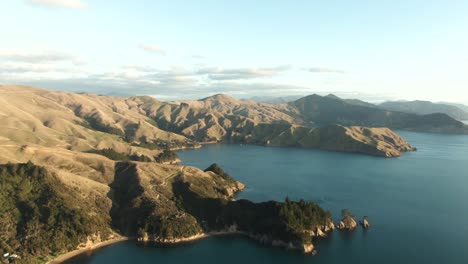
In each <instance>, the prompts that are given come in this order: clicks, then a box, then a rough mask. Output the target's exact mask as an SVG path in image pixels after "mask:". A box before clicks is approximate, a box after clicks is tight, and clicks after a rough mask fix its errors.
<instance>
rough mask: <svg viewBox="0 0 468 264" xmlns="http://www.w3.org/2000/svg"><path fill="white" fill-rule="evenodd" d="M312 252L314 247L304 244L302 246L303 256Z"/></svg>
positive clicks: (310, 244)
mask: <svg viewBox="0 0 468 264" xmlns="http://www.w3.org/2000/svg"><path fill="white" fill-rule="evenodd" d="M313 251H314V245H313V244H312V243H304V245H303V246H302V252H304V254H312V252H313Z"/></svg>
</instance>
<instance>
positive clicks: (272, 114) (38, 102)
mask: <svg viewBox="0 0 468 264" xmlns="http://www.w3.org/2000/svg"><path fill="white" fill-rule="evenodd" d="M0 89H1V90H2V93H1V94H0V102H2V103H3V106H4V107H3V108H2V110H0V121H1V125H0V126H1V127H2V130H1V131H0V136H1V138H0V139H3V141H5V142H6V143H10V142H13V143H16V144H18V145H23V144H25V145H28V146H37V145H40V146H42V147H50V148H54V147H60V148H66V149H69V150H76V151H87V152H92V151H94V152H96V150H99V151H101V150H105V149H111V150H112V151H116V152H118V153H123V154H125V155H128V156H137V157H140V156H143V157H144V158H150V159H153V157H155V156H157V155H158V153H160V152H161V149H163V148H172V149H174V148H187V147H198V146H199V142H201V143H204V142H220V141H224V142H231V143H250V144H262V145H264V144H266V143H267V142H273V143H274V145H278V146H296V147H307V148H321V147H323V146H321V145H320V144H303V143H301V142H310V141H316V140H315V139H314V140H312V139H313V138H318V135H321V136H320V138H322V139H323V140H325V139H327V138H329V137H330V136H328V135H327V134H326V133H321V130H320V129H318V130H317V131H314V130H313V129H311V128H308V124H307V123H305V122H304V118H308V115H307V114H309V113H306V114H304V113H303V112H301V110H300V109H299V108H298V107H297V106H295V105H270V104H265V103H258V102H253V101H240V100H237V99H235V98H232V97H230V96H227V95H221V94H219V95H214V96H211V97H207V98H204V99H201V100H197V101H181V102H173V103H168V102H162V101H159V100H156V99H154V98H151V97H127V98H125V97H117V98H116V97H107V96H98V95H92V94H73V93H66V92H56V91H48V90H43V89H37V88H29V87H18V86H14V87H9V86H5V87H1V88H0ZM311 98H315V96H312V97H311ZM317 99H319V100H329V101H331V102H335V103H337V104H344V105H349V106H350V107H361V106H356V105H354V104H349V103H347V102H346V101H343V100H341V99H335V98H330V97H317ZM296 102H299V101H296ZM326 104H327V106H329V105H330V104H328V103H326ZM26 106H27V107H26ZM329 112H330V111H329ZM334 123H339V122H337V121H333V122H329V123H324V125H333V124H334ZM353 125H354V124H353ZM357 125H359V124H357ZM340 131H341V132H342V133H341V136H342V137H347V134H346V131H345V130H340ZM363 131H364V129H357V130H355V131H354V134H361V135H360V138H365V137H368V136H369V135H364V134H363V133H364V132H363ZM365 131H367V132H366V133H369V132H371V134H372V133H373V132H374V131H377V130H369V129H367V130H365ZM330 135H333V137H335V136H338V134H337V133H334V134H330ZM371 136H372V135H371ZM373 136H374V138H375V139H379V138H380V139H382V137H380V136H379V133H377V134H375V135H373ZM350 139H353V140H356V142H359V140H357V137H351V138H350ZM0 141H1V140H0ZM364 142H366V144H367V145H368V146H370V147H371V148H372V147H373V148H375V149H376V150H377V146H378V144H377V143H378V142H380V141H372V140H368V141H364ZM394 142H402V141H400V140H399V139H398V138H395V140H394ZM0 143H1V142H0ZM405 144H407V143H405ZM390 146H393V147H394V148H392V149H391V150H389V151H388V152H386V153H384V154H380V152H379V151H369V150H366V151H362V150H360V149H355V148H350V149H345V147H341V148H338V147H334V148H329V149H330V150H331V149H335V150H337V151H347V152H350V151H351V149H352V150H353V151H354V152H359V153H365V154H371V155H378V156H395V155H394V153H399V152H398V151H397V150H398V149H400V147H401V146H400V144H391V145H390ZM402 149H406V148H405V147H403V148H402ZM408 149H409V148H408ZM390 152H391V153H393V154H389V153H390ZM112 155H114V156H115V154H112Z"/></svg>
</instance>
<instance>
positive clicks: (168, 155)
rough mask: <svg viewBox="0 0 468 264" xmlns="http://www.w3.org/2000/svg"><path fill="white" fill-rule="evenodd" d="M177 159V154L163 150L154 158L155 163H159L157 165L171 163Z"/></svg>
mask: <svg viewBox="0 0 468 264" xmlns="http://www.w3.org/2000/svg"><path fill="white" fill-rule="evenodd" d="M177 159H179V156H178V155H177V153H175V152H174V151H172V150H169V149H166V150H164V151H163V152H161V154H159V155H158V156H157V157H155V160H156V162H159V163H163V162H171V161H174V160H177Z"/></svg>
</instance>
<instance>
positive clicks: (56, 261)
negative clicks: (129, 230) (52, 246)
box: [47, 237, 131, 264]
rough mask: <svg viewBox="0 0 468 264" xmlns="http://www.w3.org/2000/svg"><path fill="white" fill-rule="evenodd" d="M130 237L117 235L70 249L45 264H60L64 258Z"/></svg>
mask: <svg viewBox="0 0 468 264" xmlns="http://www.w3.org/2000/svg"><path fill="white" fill-rule="evenodd" d="M130 239H131V238H129V237H118V238H113V239H109V240H105V241H102V242H99V243H96V244H93V245H91V246H88V247H85V248H80V249H75V250H73V251H70V252H67V253H64V254H62V255H59V256H57V257H55V258H53V259H52V260H50V261H47V264H60V263H63V262H64V261H66V260H69V259H71V258H73V257H75V256H78V255H80V254H83V253H85V252H87V251H92V250H95V249H98V248H102V247H105V246H109V245H112V244H115V243H119V242H123V241H127V240H130Z"/></svg>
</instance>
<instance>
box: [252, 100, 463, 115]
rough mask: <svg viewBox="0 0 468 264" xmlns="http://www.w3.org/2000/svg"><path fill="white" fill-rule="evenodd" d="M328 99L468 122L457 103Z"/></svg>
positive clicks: (281, 102)
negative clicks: (438, 114)
mask: <svg viewBox="0 0 468 264" xmlns="http://www.w3.org/2000/svg"><path fill="white" fill-rule="evenodd" d="M301 97H302V96H284V97H273V96H255V97H252V98H250V99H243V100H244V101H249V100H250V101H257V102H264V103H269V104H286V103H289V102H293V101H296V100H298V99H300V98H301ZM324 97H328V98H332V99H339V100H342V101H344V102H346V103H349V104H353V105H360V106H367V107H371V108H376V107H378V108H381V109H385V110H390V111H396V112H404V113H411V114H418V115H428V114H436V113H442V114H447V115H449V116H450V117H452V118H454V119H457V120H468V106H467V105H463V104H457V103H449V102H440V103H433V102H429V101H419V100H416V101H386V102H383V103H380V104H373V103H369V102H365V101H363V100H359V99H342V98H340V97H338V96H336V95H333V94H329V95H327V96H324Z"/></svg>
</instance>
